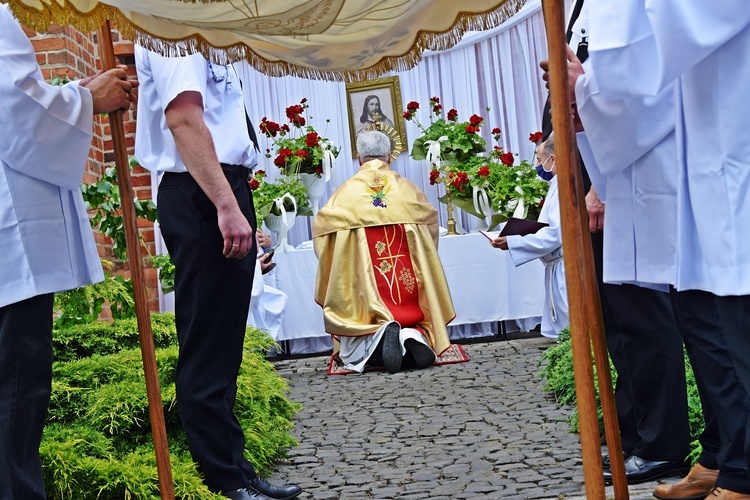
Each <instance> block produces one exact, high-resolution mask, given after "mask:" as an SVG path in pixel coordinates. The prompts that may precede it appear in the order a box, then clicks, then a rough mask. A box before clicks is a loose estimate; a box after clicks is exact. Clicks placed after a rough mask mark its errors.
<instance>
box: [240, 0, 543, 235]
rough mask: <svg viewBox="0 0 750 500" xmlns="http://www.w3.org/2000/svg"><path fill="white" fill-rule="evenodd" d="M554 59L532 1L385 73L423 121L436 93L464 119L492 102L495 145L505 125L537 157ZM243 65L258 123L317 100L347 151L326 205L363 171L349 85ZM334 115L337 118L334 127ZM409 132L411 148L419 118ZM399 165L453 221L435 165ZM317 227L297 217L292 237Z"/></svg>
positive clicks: (507, 135) (504, 140)
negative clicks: (433, 175) (535, 135)
mask: <svg viewBox="0 0 750 500" xmlns="http://www.w3.org/2000/svg"><path fill="white" fill-rule="evenodd" d="M546 57H547V42H546V37H545V34H544V21H543V17H542V13H541V1H540V0H531V1H530V2H528V3H527V4H526V5H525V6H524V8H523V9H522V10H521V12H519V13H518V14H517V15H516V16H514V17H513V18H511V19H510V20H509V21H507V22H506V23H504V24H503V25H501V26H499V27H498V28H495V29H494V30H491V31H485V32H481V33H474V34H472V35H469V36H467V37H465V39H464V40H463V41H462V42H461V43H459V44H458V45H457V46H456V47H454V48H453V49H451V50H449V51H445V52H439V53H428V54H425V56H424V59H423V60H422V62H420V63H419V64H418V65H417V66H416V67H414V68H413V69H411V70H409V71H404V72H398V73H392V74H389V75H384V76H398V78H399V84H400V87H401V98H402V100H403V102H402V103H401V104H402V108H404V109H405V107H406V103H408V102H410V101H418V102H419V103H420V105H421V109H420V114H419V117H420V121H422V122H423V123H424V122H425V121H429V120H428V116H427V112H428V110H427V104H428V101H429V99H430V97H432V96H438V97H440V99H441V102H442V104H443V106H444V110H445V111H447V110H448V109H450V108H455V109H457V110H458V113H459V115H458V116H459V119H460V120H462V121H463V120H468V118H469V116H471V115H472V114H478V115H484V114H485V109H486V108H487V107H489V108H490V111H489V112H488V113H487V117H486V121H487V125H486V126H484V127H483V129H482V135H483V136H484V138H485V139H486V140H487V143H488V145H492V144H493V143H492V137H491V134H490V131H491V130H492V128H494V127H499V128H500V129H501V130H502V137H501V143H500V145H501V146H502V147H503V148H504V149H505V150H506V151H512V152H514V153H519V155H520V158H521V159H527V160H531V157H532V154H533V151H534V145H533V144H531V143H530V142H529V140H528V137H529V134H530V133H532V132H535V131H537V130H539V129H540V125H541V112H542V108H543V107H544V101H545V99H546V96H547V90H546V89H545V88H544V82H542V80H541V70H540V69H539V62H540V61H541V60H543V59H546ZM237 70H238V72H239V74H240V76H241V78H242V80H243V82H245V83H244V86H243V88H244V90H245V98H246V102H247V108H248V113H249V115H250V118H251V119H252V121H253V123H254V124H255V125H256V127H257V124H258V123H260V121H261V119H262V118H263V117H264V116H267V117H268V119H269V120H273V121H276V122H279V123H283V122H284V121H285V115H284V110H285V109H286V107H288V106H290V105H292V104H296V103H298V102H299V101H300V100H301V99H302V98H307V100H308V103H309V105H310V109H309V110H308V112H307V117H308V119H311V123H312V124H313V126H315V129H316V130H318V131H319V132H320V133H321V134H323V135H324V136H325V137H327V138H329V139H331V140H333V141H334V143H335V144H336V146H338V147H340V148H341V152H340V154H339V157H338V161H337V163H336V168H335V169H334V170H333V173H332V178H331V181H330V182H329V183H328V184H327V185H326V194H325V196H324V198H323V202H322V203H325V200H327V199H328V196H330V195H331V194H332V193H333V191H334V190H335V189H336V188H337V187H338V186H340V185H341V184H342V183H343V182H344V181H345V180H346V179H348V178H349V177H351V176H352V175H353V174H354V173H355V172H356V171H357V170H358V168H359V164H358V162H357V160H353V159H352V151H351V145H350V144H351V142H350V138H349V126H348V122H347V120H348V118H347V106H346V86H345V84H343V83H333V82H323V81H315V80H305V79H302V78H296V77H283V78H274V77H269V76H266V75H263V74H261V73H258V72H257V71H255V70H253V69H252V68H250V67H249V66H248V65H247V64H244V63H239V64H238V65H237ZM397 118H398V117H397ZM326 119H330V122H329V123H328V124H327V128H326V122H325V120H326ZM398 119H401V118H398ZM406 134H407V145H408V147H409V149H410V148H411V144H412V143H413V141H414V139H416V138H417V137H418V136H419V130H418V128H417V127H416V125H414V124H413V123H412V122H406ZM259 142H260V148H261V152H262V153H265V151H266V149H267V148H270V147H271V142H270V140H268V139H267V138H266V137H265V136H262V135H260V134H259ZM391 167H392V168H394V169H395V170H396V171H398V172H399V173H400V174H401V175H403V176H405V177H407V178H409V179H410V180H411V181H413V182H414V183H416V184H417V186H419V187H420V188H421V189H422V190H423V191H424V192H425V193H426V194H427V196H428V198H429V199H430V201H431V202H432V203H433V204H434V205H435V207H436V208H438V211H439V214H440V224H441V225H442V226H445V222H446V220H447V213H446V210H445V205H443V204H442V203H439V202H438V196H439V195H442V194H443V193H442V191H441V192H440V193H438V189H437V187H436V186H430V184H429V181H428V172H429V167H428V165H426V163H425V162H424V161H413V160H411V158H410V157H409V155H408V152H404V153H402V154H401V155H400V156H399V157H398V159H397V160H396V161H394V162H393V164H392V165H391ZM258 168H261V169H263V170H265V171H266V173H268V175H269V178H271V179H273V178H275V177H277V176H278V175H279V173H278V168H277V167H276V166H275V165H273V162H272V160H271V159H267V158H265V157H264V156H262V157H261V161H260V165H259V167H258ZM441 189H442V188H441ZM322 203H321V205H322ZM456 218H457V222H458V224H459V226H461V227H463V228H465V229H466V230H467V231H468V230H471V229H472V228H473V226H474V224H475V223H476V222H479V220H478V219H476V218H475V217H471V216H468V215H466V214H464V213H463V212H462V211H460V210H457V211H456ZM310 224H311V218H310V217H297V220H296V223H295V225H294V227H293V228H292V229H291V231H290V233H289V241H290V242H291V243H292V244H293V245H296V244H299V243H300V242H303V241H307V240H309V239H310V238H311V232H310Z"/></svg>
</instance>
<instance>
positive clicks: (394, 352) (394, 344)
mask: <svg viewBox="0 0 750 500" xmlns="http://www.w3.org/2000/svg"><path fill="white" fill-rule="evenodd" d="M400 333H401V327H400V326H399V325H398V323H396V322H395V321H393V322H391V323H389V324H388V326H386V327H385V332H383V350H382V353H383V365H384V366H385V369H386V370H388V373H396V372H397V371H399V370H400V369H401V362H402V361H403V360H404V358H403V351H402V350H401V339H400V335H399V334H400Z"/></svg>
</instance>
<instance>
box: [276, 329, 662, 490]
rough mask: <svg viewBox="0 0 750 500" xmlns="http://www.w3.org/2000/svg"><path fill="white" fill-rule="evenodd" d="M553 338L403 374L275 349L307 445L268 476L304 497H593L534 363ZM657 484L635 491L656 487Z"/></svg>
mask: <svg viewBox="0 0 750 500" xmlns="http://www.w3.org/2000/svg"><path fill="white" fill-rule="evenodd" d="M549 345H551V344H550V341H549V340H547V339H544V338H542V337H536V338H530V339H518V340H510V341H501V342H488V343H478V344H469V345H465V346H464V349H465V350H466V353H467V355H468V356H469V358H471V360H470V361H469V362H467V363H458V364H453V365H443V366H437V367H431V368H429V369H427V370H414V371H404V372H400V373H397V374H394V375H390V374H388V373H387V372H371V373H365V374H362V375H337V376H328V375H327V374H326V368H327V366H326V364H327V357H323V356H321V357H314V358H305V359H286V360H280V361H275V362H274V363H275V365H276V367H277V369H278V371H279V373H280V374H281V375H282V376H283V377H284V378H285V379H287V380H288V381H289V384H290V386H291V391H292V393H291V398H292V399H293V400H295V401H297V402H300V403H302V404H303V405H304V409H303V410H302V411H301V412H300V413H299V414H298V415H297V418H296V428H295V430H294V431H293V434H294V436H295V437H296V438H297V439H298V440H299V443H300V445H299V446H298V447H296V448H294V449H292V450H290V452H289V458H288V459H287V460H286V461H285V462H283V463H280V464H278V466H277V468H276V470H275V472H274V474H273V476H272V477H271V478H269V479H270V481H271V482H274V483H284V482H292V483H297V484H299V485H300V486H301V487H302V488H303V489H304V493H303V494H302V495H301V496H300V498H301V499H310V498H313V499H320V500H329V499H331V500H332V499H342V500H350V499H351V500H359V499H368V498H377V499H396V498H398V499H413V500H416V499H424V498H430V499H449V498H459V499H468V498H488V499H495V498H507V499H532V498H548V499H560V498H564V499H566V500H571V499H577V500H578V499H584V498H585V497H586V495H585V488H584V485H583V470H582V465H581V458H580V446H579V441H578V436H577V435H576V434H571V433H570V432H569V427H568V424H567V422H566V419H567V417H568V415H569V413H570V410H569V409H566V408H562V409H561V408H558V407H557V406H556V405H555V403H554V401H553V399H552V398H551V396H550V395H549V394H547V393H545V392H543V391H542V385H543V381H542V380H541V379H540V378H539V377H538V375H537V373H538V371H539V368H538V365H537V364H538V362H539V360H540V358H541V355H542V352H543V350H544V348H545V347H547V346H549ZM672 481H674V480H672ZM656 484H657V483H646V484H642V485H637V486H631V487H630V498H631V499H651V498H653V497H652V496H651V492H652V491H653V489H654V487H655V486H656ZM607 490H608V491H607V494H608V495H609V496H611V495H612V492H611V488H607Z"/></svg>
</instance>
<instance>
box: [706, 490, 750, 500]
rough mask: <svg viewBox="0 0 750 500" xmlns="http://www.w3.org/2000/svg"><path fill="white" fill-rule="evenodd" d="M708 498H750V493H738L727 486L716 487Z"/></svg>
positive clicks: (724, 499)
mask: <svg viewBox="0 0 750 500" xmlns="http://www.w3.org/2000/svg"><path fill="white" fill-rule="evenodd" d="M706 500H750V494H747V493H737V492H736V491H731V490H728V489H726V488H714V489H712V490H711V493H710V494H709V495H708V496H707V497H706Z"/></svg>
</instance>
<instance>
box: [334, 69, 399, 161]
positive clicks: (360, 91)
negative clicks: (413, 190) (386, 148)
mask: <svg viewBox="0 0 750 500" xmlns="http://www.w3.org/2000/svg"><path fill="white" fill-rule="evenodd" d="M346 108H347V112H348V113H347V114H348V117H349V137H350V140H351V145H352V158H356V157H357V134H359V133H360V132H361V131H362V130H364V129H365V128H367V129H368V130H372V129H379V130H384V131H387V132H386V133H387V134H388V136H389V137H390V138H391V144H393V158H394V159H395V158H396V156H398V154H399V153H401V152H402V151H406V150H407V147H406V127H405V125H404V112H403V108H402V106H401V87H400V86H399V82H398V77H397V76H390V77H387V78H378V79H377V80H369V81H366V82H357V83H347V84H346ZM373 113H374V114H373Z"/></svg>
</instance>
